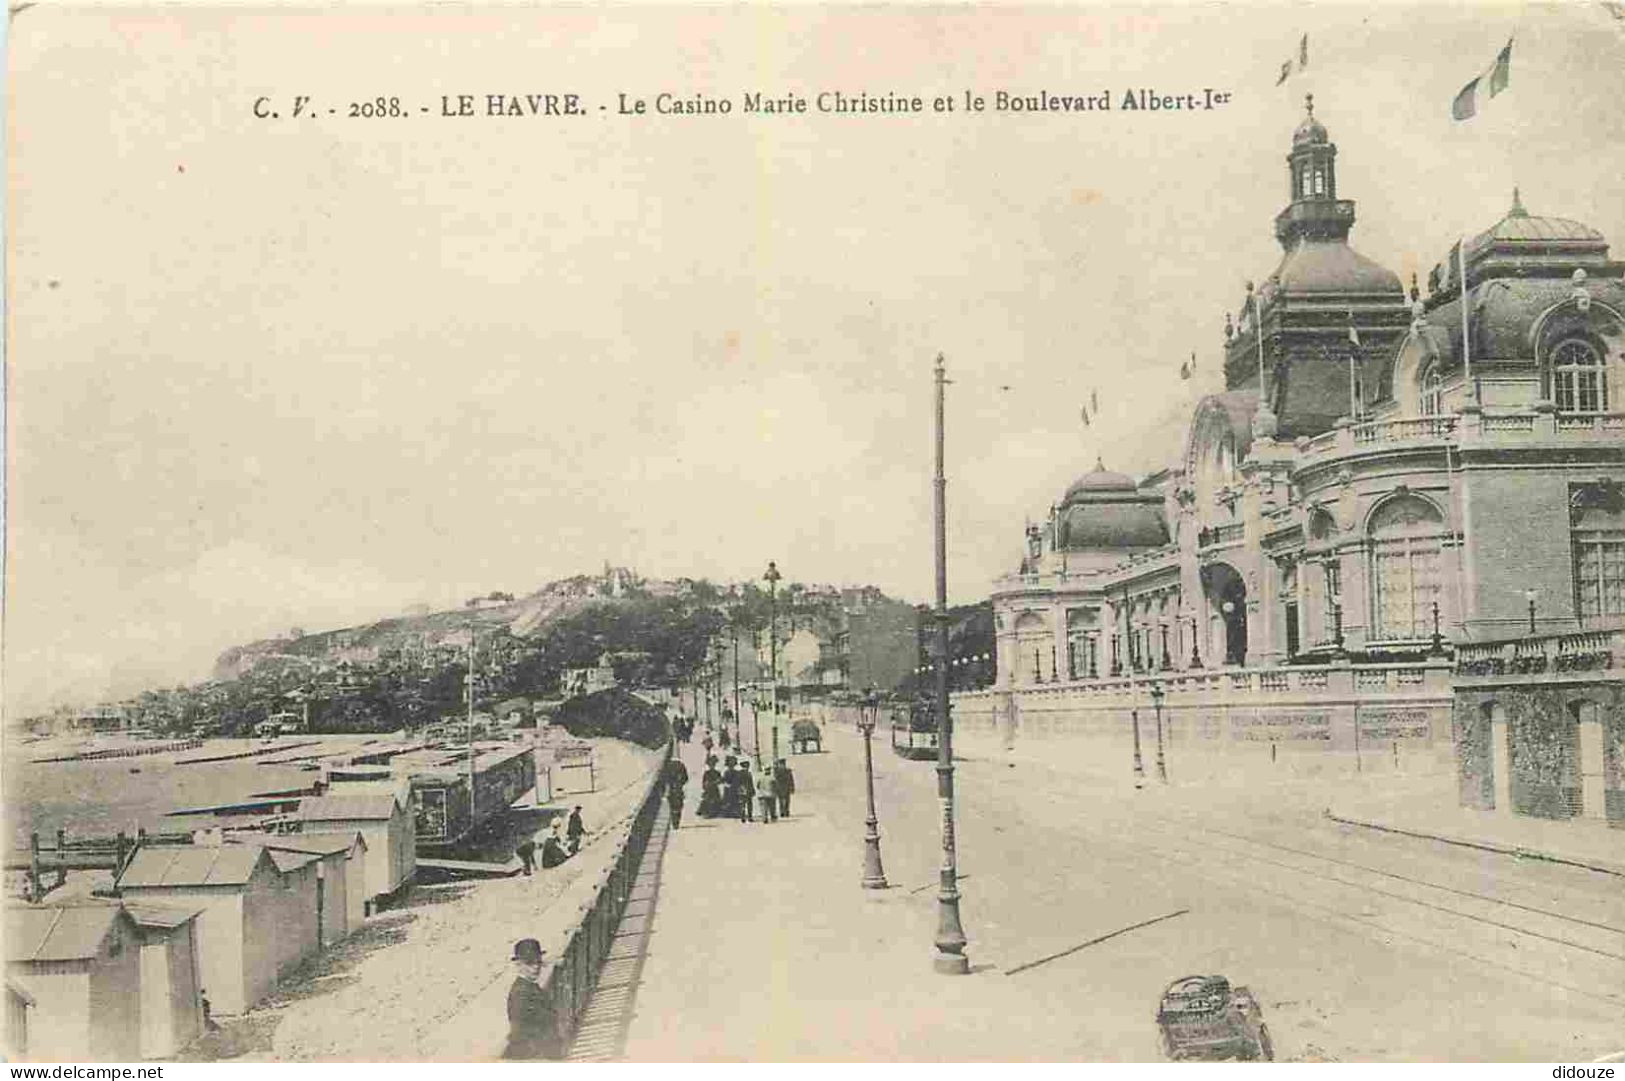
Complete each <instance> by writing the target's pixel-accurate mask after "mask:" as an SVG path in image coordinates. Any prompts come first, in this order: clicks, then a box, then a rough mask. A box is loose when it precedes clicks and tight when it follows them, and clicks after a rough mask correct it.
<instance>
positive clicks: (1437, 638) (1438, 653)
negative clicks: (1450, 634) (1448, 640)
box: [1394, 601, 1444, 747]
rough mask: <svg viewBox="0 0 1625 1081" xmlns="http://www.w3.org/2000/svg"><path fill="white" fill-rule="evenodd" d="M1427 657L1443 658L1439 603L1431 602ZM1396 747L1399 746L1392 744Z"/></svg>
mask: <svg viewBox="0 0 1625 1081" xmlns="http://www.w3.org/2000/svg"><path fill="white" fill-rule="evenodd" d="M1428 656H1429V657H1443V656H1444V635H1442V634H1440V633H1439V602H1438V601H1434V602H1433V644H1432V645H1430V646H1428ZM1394 746H1395V747H1398V746H1399V744H1397V743H1396V744H1394Z"/></svg>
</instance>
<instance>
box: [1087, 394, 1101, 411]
mask: <svg viewBox="0 0 1625 1081" xmlns="http://www.w3.org/2000/svg"><path fill="white" fill-rule="evenodd" d="M1089 408H1090V409H1093V410H1094V411H1095V412H1096V413H1099V412H1100V391H1098V390H1091V391H1090V392H1089Z"/></svg>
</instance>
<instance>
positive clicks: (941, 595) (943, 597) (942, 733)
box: [932, 353, 970, 976]
mask: <svg viewBox="0 0 1625 1081" xmlns="http://www.w3.org/2000/svg"><path fill="white" fill-rule="evenodd" d="M947 383H948V380H947V376H946V374H945V372H944V370H943V364H942V354H940V353H939V354H937V367H936V391H937V472H936V477H935V478H934V479H933V487H934V488H935V489H936V491H935V495H936V499H935V510H936V514H935V518H936V564H937V566H936V571H937V612H936V621H937V651H936V652H937V655H936V665H937V799H938V801H939V802H940V803H941V804H942V872H941V879H940V881H939V886H938V892H937V937H936V947H937V953H936V956H935V957H934V958H933V960H932V967H933V968H935V969H936V970H937V971H938V972H941V973H944V974H946V975H956V976H963V975H965V974H966V973H968V972H969V971H970V958H968V957H966V956H965V945H966V940H965V929H964V927H963V926H962V925H961V924H960V922H959V862H958V859H957V856H956V853H955V844H954V752H953V733H954V728H953V718H952V717H951V716H950V715H949V712H948V620H949V616H948V526H947V514H948V506H947V490H948V481H947V478H946V477H945V476H944V475H943V471H942V457H943V432H942V427H943V397H944V388H945V387H946V386H947Z"/></svg>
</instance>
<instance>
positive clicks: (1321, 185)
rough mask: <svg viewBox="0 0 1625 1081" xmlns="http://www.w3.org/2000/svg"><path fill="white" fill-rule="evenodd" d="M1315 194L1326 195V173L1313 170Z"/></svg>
mask: <svg viewBox="0 0 1625 1081" xmlns="http://www.w3.org/2000/svg"><path fill="white" fill-rule="evenodd" d="M1315 194H1316V195H1325V194H1326V173H1325V171H1324V170H1322V169H1316V170H1315Z"/></svg>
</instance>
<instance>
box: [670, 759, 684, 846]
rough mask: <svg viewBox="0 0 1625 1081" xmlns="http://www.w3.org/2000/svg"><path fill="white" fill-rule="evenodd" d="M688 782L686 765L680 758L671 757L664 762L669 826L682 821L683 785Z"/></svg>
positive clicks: (674, 826) (673, 826)
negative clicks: (669, 817) (669, 815)
mask: <svg viewBox="0 0 1625 1081" xmlns="http://www.w3.org/2000/svg"><path fill="white" fill-rule="evenodd" d="M686 784H688V767H687V766H685V765H683V760H682V759H681V758H673V759H672V760H671V761H669V762H667V763H666V807H667V809H668V810H669V811H670V812H671V828H672V829H676V828H677V827H678V826H679V825H681V824H682V821H683V799H684V795H685V794H684V792H683V786H684V785H686Z"/></svg>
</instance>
